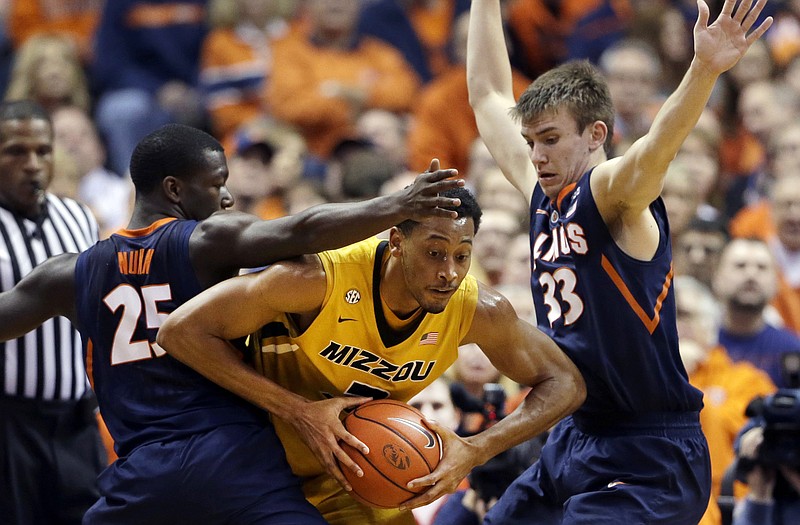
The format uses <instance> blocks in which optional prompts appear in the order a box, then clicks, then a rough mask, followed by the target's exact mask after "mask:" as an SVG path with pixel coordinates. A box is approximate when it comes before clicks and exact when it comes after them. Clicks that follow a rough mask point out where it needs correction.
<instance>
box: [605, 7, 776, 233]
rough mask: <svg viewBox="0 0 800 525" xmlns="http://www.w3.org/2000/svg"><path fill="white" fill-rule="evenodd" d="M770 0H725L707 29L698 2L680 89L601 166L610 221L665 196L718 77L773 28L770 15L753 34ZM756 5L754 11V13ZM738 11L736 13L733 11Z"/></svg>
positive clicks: (706, 16) (704, 12) (703, 10)
mask: <svg viewBox="0 0 800 525" xmlns="http://www.w3.org/2000/svg"><path fill="white" fill-rule="evenodd" d="M766 2H767V0H758V1H757V2H756V3H755V6H753V2H752V0H742V1H741V2H740V3H739V5H738V6H737V5H736V4H737V1H736V0H725V3H724V5H723V6H722V11H721V12H720V15H719V17H718V18H717V19H716V20H715V21H714V23H712V24H711V25H708V20H709V10H708V5H707V4H706V3H705V1H704V0H699V1H698V8H699V13H698V16H697V22H696V23H695V26H694V49H695V53H694V58H693V60H692V63H691V65H690V66H689V70H688V71H687V72H686V75H685V76H684V77H683V80H682V81H681V83H680V85H679V86H678V88H677V89H676V90H675V92H674V93H673V94H672V95H671V96H670V97H669V98H668V99H667V100H666V102H665V103H664V105H663V106H662V108H661V110H660V111H659V112H658V114H657V115H656V118H655V120H654V121H653V125H652V126H651V128H650V131H649V132H648V133H647V135H645V136H644V137H642V138H641V139H639V140H638V141H636V142H635V143H634V144H633V145H632V146H631V147H630V148H629V149H628V151H627V152H625V154H624V155H623V156H622V157H621V158H619V159H613V160H611V161H609V162H607V163H604V164H601V165H600V166H598V167H597V169H595V172H594V175H593V177H592V190H593V193H594V195H595V200H596V201H597V204H598V208H599V209H600V212H601V214H602V215H603V218H604V219H605V220H606V223H607V224H608V223H611V222H613V221H614V220H615V219H616V218H617V217H621V218H622V220H623V222H625V220H626V216H628V217H631V216H635V215H636V214H640V213H641V212H642V211H643V210H645V209H646V208H647V207H648V206H649V205H650V203H651V202H653V201H654V200H655V199H656V198H657V197H658V195H659V194H660V193H661V189H662V186H663V182H664V176H665V174H666V171H667V167H668V166H669V163H670V162H671V161H672V159H674V158H675V155H676V154H677V153H678V149H679V148H680V146H681V144H682V143H683V141H684V140H685V139H686V137H687V136H688V134H689V132H690V131H691V130H692V128H694V126H695V125H696V124H697V120H698V119H699V118H700V114H701V113H702V111H703V109H704V108H705V106H706V103H707V102H708V99H709V97H710V96H711V91H712V89H713V87H714V84H715V83H716V81H717V78H718V77H719V76H720V75H721V74H722V73H723V72H725V71H727V70H728V69H730V68H731V67H733V66H734V65H735V64H736V63H737V62H738V61H739V59H741V57H742V56H744V54H745V52H746V51H747V49H748V48H749V47H750V46H751V45H752V43H753V42H755V41H756V40H757V39H758V38H759V37H761V35H763V34H764V32H765V31H766V30H767V28H769V26H770V25H771V24H772V18H771V17H769V18H767V19H766V20H764V22H762V23H761V24H760V25H759V26H758V27H756V28H755V29H753V30H752V31H751V28H752V27H753V25H754V24H755V22H756V20H757V18H758V16H759V14H760V13H761V10H762V9H763V7H764V5H765V4H766ZM751 7H752V9H751ZM734 8H735V9H734Z"/></svg>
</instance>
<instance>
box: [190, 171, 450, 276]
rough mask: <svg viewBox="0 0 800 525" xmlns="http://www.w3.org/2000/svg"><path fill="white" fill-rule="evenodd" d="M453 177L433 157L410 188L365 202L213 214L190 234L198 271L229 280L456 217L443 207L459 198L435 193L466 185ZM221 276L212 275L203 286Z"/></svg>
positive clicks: (448, 205) (193, 257)
mask: <svg viewBox="0 0 800 525" xmlns="http://www.w3.org/2000/svg"><path fill="white" fill-rule="evenodd" d="M456 174H457V171H456V170H453V169H445V170H441V169H439V161H438V160H437V159H434V160H433V161H431V164H430V167H429V169H428V171H426V172H425V173H422V174H421V175H419V176H418V177H417V178H416V180H415V181H414V183H413V184H411V185H410V186H408V187H406V188H404V189H402V190H399V191H397V192H395V193H392V194H390V195H384V196H380V197H375V198H374V199H370V200H367V201H360V202H350V203H334V204H323V205H319V206H314V207H312V208H309V209H307V210H304V211H302V212H300V213H298V214H296V215H292V216H288V217H283V218H280V219H276V220H272V221H261V220H258V219H257V218H256V217H253V216H251V215H247V214H243V213H235V212H233V213H231V212H222V213H217V214H215V215H213V216H211V217H210V218H209V219H207V220H205V221H203V222H202V223H201V224H200V226H199V227H198V228H197V230H196V231H195V233H193V234H192V238H191V241H190V242H191V253H192V260H195V261H198V260H201V261H202V264H201V265H196V267H198V268H199V269H200V270H201V271H202V269H204V268H213V269H215V270H217V272H220V271H221V272H223V273H224V274H225V275H224V276H223V277H228V276H229V275H230V271H231V270H238V269H239V268H249V267H259V266H264V265H267V264H270V263H273V262H275V261H279V260H283V259H288V258H291V257H297V256H298V255H302V254H306V253H317V252H321V251H324V250H331V249H334V248H339V247H342V246H346V245H348V244H352V243H354V242H357V241H361V240H363V239H366V238H368V237H369V236H371V235H375V234H377V233H380V232H382V231H384V230H386V229H388V228H390V227H391V226H394V225H396V224H399V223H400V222H403V221H404V220H406V219H413V220H417V221H419V220H422V219H424V218H426V217H451V218H455V217H456V215H457V214H456V212H455V211H453V210H447V209H445V207H454V206H457V205H458V204H459V201H458V199H451V198H447V197H443V196H440V195H439V194H440V193H442V192H444V191H446V190H449V189H453V188H456V187H460V186H463V185H464V180H463V179H452V178H450V177H453V176H455V175H456ZM212 272H213V271H212ZM203 277H206V276H201V278H203ZM221 278H222V277H220V276H218V275H216V274H215V275H212V276H210V278H209V279H205V280H206V281H210V283H208V282H207V283H206V284H214V283H216V282H218V281H219V280H221Z"/></svg>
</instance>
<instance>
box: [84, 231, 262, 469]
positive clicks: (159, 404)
mask: <svg viewBox="0 0 800 525" xmlns="http://www.w3.org/2000/svg"><path fill="white" fill-rule="evenodd" d="M196 225H197V222H196V221H188V220H176V219H163V220H161V221H158V222H156V223H154V224H153V225H152V226H150V227H149V228H144V229H140V230H123V231H120V232H117V233H115V234H113V235H112V236H111V237H110V238H108V239H106V240H104V241H101V242H99V243H97V244H96V245H95V246H94V247H92V248H90V249H89V250H87V251H85V252H83V253H82V254H81V255H80V256H79V257H78V262H77V266H76V270H75V283H76V297H77V303H76V304H77V310H78V328H79V330H80V332H81V335H82V337H83V344H84V348H85V351H86V355H87V370H88V372H89V377H90V380H91V381H92V386H93V388H94V389H95V391H96V392H97V398H98V402H99V403H100V411H101V413H102V415H103V418H104V420H105V422H106V425H107V426H108V429H109V432H110V433H111V436H112V437H113V438H114V441H115V446H116V450H117V454H118V455H120V456H124V455H127V454H128V453H129V452H130V451H131V450H132V449H133V448H135V447H137V446H139V445H142V444H145V443H152V442H155V441H164V440H174V439H179V438H181V437H184V436H188V435H192V434H197V433H200V432H205V431H208V430H211V429H213V428H216V427H219V426H221V425H225V424H231V423H247V422H254V421H259V422H261V421H263V420H264V417H265V416H263V415H262V413H260V412H259V411H257V410H256V409H255V407H253V406H252V405H249V404H248V403H246V402H245V401H243V400H241V399H240V398H238V397H236V396H234V395H233V394H231V393H230V392H228V391H227V390H224V389H222V388H220V387H219V386H217V385H215V384H214V383H212V382H210V381H208V380H207V379H205V378H204V377H203V376H201V375H200V374H198V373H197V372H195V371H194V370H192V369H191V368H189V367H188V366H186V365H184V364H182V363H180V362H179V361H177V360H175V359H174V358H172V357H171V356H169V355H166V354H165V353H164V350H162V349H161V348H160V347H159V346H158V345H157V344H156V343H155V340H156V332H157V330H158V327H159V326H160V325H161V324H162V322H163V321H164V319H165V318H166V316H167V314H169V313H170V312H172V311H173V310H175V309H176V308H178V306H180V305H181V304H183V303H184V302H186V301H188V300H189V299H191V298H192V297H194V296H195V295H197V294H198V293H200V292H201V291H202V286H201V285H200V283H199V282H198V280H197V277H196V275H195V273H194V269H193V267H192V263H191V261H190V259H189V236H190V235H191V233H192V231H193V230H194V228H195V227H196Z"/></svg>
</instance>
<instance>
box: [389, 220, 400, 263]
mask: <svg viewBox="0 0 800 525" xmlns="http://www.w3.org/2000/svg"><path fill="white" fill-rule="evenodd" d="M402 241H403V233H402V232H401V231H400V230H399V229H398V228H396V227H392V229H391V230H389V252H390V253H391V254H392V255H393V256H395V257H396V256H398V255H400V249H401V245H402Z"/></svg>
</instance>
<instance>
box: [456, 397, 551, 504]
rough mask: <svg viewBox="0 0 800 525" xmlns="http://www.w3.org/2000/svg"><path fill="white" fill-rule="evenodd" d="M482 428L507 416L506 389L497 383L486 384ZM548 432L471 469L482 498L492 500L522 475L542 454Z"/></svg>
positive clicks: (476, 487) (471, 482)
mask: <svg viewBox="0 0 800 525" xmlns="http://www.w3.org/2000/svg"><path fill="white" fill-rule="evenodd" d="M482 401H483V408H482V410H481V413H482V414H483V417H484V423H483V428H484V429H485V428H488V427H490V426H492V425H493V424H495V423H497V422H498V421H500V420H501V419H503V418H504V417H505V416H506V413H505V404H506V392H505V390H504V389H503V386H502V385H500V384H498V383H487V384H486V385H484V387H483V399H482ZM545 439H546V435H544V434H543V435H541V436H537V437H535V438H533V439H530V440H528V441H525V442H523V443H520V444H519V445H517V446H516V447H512V448H510V449H508V450H506V451H505V452H502V453H500V454H498V455H497V456H495V457H493V458H492V459H490V460H489V461H487V462H486V463H485V464H483V465H480V466H478V467H475V468H474V469H472V472H470V474H469V476H468V479H469V484H470V487H471V488H472V490H474V491H475V493H476V494H477V495H478V497H479V498H480V499H482V500H483V501H485V502H487V503H488V502H490V501H492V500H493V499H498V498H500V496H502V495H503V492H505V490H506V489H507V488H508V486H509V485H511V482H513V481H514V480H515V479H516V478H517V477H518V476H519V475H520V474H522V473H523V472H524V471H525V470H526V469H527V468H528V467H529V466H530V465H532V464H533V462H534V461H536V459H537V458H538V457H539V455H540V453H541V450H542V446H543V445H544V441H545Z"/></svg>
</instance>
